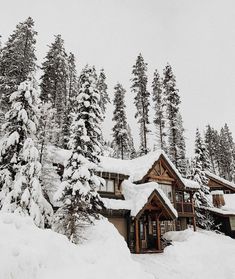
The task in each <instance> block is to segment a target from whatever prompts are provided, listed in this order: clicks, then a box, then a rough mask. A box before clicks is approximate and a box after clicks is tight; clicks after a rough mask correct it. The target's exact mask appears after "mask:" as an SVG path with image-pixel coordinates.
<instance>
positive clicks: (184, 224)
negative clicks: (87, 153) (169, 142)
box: [97, 151, 199, 253]
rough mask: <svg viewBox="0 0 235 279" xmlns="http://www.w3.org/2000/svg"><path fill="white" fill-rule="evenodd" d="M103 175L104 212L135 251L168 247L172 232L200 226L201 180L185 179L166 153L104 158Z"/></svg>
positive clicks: (146, 251) (101, 163)
mask: <svg viewBox="0 0 235 279" xmlns="http://www.w3.org/2000/svg"><path fill="white" fill-rule="evenodd" d="M97 175H99V176H100V177H102V178H104V180H105V182H106V183H105V185H101V186H100V189H99V193H100V196H101V197H102V199H103V201H104V204H105V207H106V209H105V210H104V211H103V212H102V214H103V215H104V216H106V217H107V218H108V219H109V221H110V222H111V223H113V225H114V226H115V227H116V228H117V230H118V231H119V232H120V234H121V235H122V236H123V237H124V238H125V240H126V241H127V244H128V246H129V248H130V250H131V252H132V253H154V252H162V251H163V249H164V246H165V242H164V239H163V234H164V233H165V232H167V231H175V230H184V229H187V228H188V227H192V228H193V229H194V230H196V225H195V213H194V204H193V194H194V192H195V191H196V190H197V189H198V188H199V185H198V184H197V183H196V182H193V181H190V180H187V179H183V178H182V177H181V175H180V174H179V172H178V171H177V170H176V169H175V167H174V166H173V164H172V163H171V162H170V160H169V159H168V158H167V156H166V155H165V154H164V153H163V152H161V151H160V152H157V151H156V152H153V153H150V154H147V155H145V156H142V157H139V158H136V159H133V160H119V159H114V158H107V157H101V162H100V168H99V170H97Z"/></svg>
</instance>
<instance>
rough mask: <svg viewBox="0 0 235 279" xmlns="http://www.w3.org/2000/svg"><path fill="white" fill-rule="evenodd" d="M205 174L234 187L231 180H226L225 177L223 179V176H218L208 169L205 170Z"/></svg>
mask: <svg viewBox="0 0 235 279" xmlns="http://www.w3.org/2000/svg"><path fill="white" fill-rule="evenodd" d="M206 175H207V176H209V177H211V178H214V179H216V180H218V181H220V182H221V183H223V184H226V185H228V186H229V187H232V188H234V189H235V184H234V183H233V182H231V181H228V180H226V179H224V178H222V177H220V176H218V175H216V174H214V173H211V172H209V171H206Z"/></svg>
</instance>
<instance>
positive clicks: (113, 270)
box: [0, 214, 154, 279]
mask: <svg viewBox="0 0 235 279" xmlns="http://www.w3.org/2000/svg"><path fill="white" fill-rule="evenodd" d="M0 231H1V238H0V249H1V254H0V255H1V261H0V278H4V279H16V278H17V279H32V278H34V279H39V278H40V279H52V278H53V279H54V278H56V279H65V278H75V276H76V278H79V279H94V278H96V279H101V278H102V279H106V278H107V279H110V278H112V279H125V278H126V279H127V278H128V279H129V278H135V279H143V278H144V279H153V278H154V277H153V276H152V275H150V274H148V273H146V272H144V271H143V269H142V267H141V266H140V264H139V263H137V262H135V261H134V260H133V259H132V258H131V255H130V252H129V250H128V248H127V245H126V243H125V241H124V239H123V238H122V237H121V236H120V235H119V233H118V232H117V230H116V229H115V228H114V226H113V225H112V224H110V223H109V222H108V221H107V220H106V219H102V220H99V221H96V223H95V225H94V226H90V227H88V228H87V231H86V234H85V235H86V236H87V238H86V239H85V240H84V241H83V243H82V244H81V245H79V246H76V245H74V244H72V243H70V242H69V241H68V240H67V238H66V237H65V236H63V235H60V234H57V233H55V232H53V231H51V230H42V229H39V228H37V227H36V226H35V225H34V224H33V222H32V220H31V219H30V218H25V217H20V216H17V215H15V214H0ZM70 276H71V277H70Z"/></svg>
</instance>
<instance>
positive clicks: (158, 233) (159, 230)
mask: <svg viewBox="0 0 235 279" xmlns="http://www.w3.org/2000/svg"><path fill="white" fill-rule="evenodd" d="M156 217H157V218H156V223H157V250H161V248H162V247H161V228H160V221H159V218H158V216H156Z"/></svg>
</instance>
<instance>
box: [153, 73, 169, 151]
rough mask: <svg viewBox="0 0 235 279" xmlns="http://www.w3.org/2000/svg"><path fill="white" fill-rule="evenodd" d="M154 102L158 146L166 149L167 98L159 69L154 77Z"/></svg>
mask: <svg viewBox="0 0 235 279" xmlns="http://www.w3.org/2000/svg"><path fill="white" fill-rule="evenodd" d="M152 91H153V102H154V113H155V116H154V119H153V123H154V124H155V126H156V130H157V145H156V146H157V148H158V149H159V148H160V149H162V150H164V151H166V132H165V124H166V123H165V118H164V112H165V102H164V101H165V100H164V98H163V92H162V82H161V80H160V75H159V73H158V71H157V70H155V72H154V78H153V83H152Z"/></svg>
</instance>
